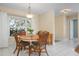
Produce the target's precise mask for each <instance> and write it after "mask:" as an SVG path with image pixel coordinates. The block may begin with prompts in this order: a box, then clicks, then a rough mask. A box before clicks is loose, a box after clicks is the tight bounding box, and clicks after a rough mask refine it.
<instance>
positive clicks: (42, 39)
mask: <svg viewBox="0 0 79 59" xmlns="http://www.w3.org/2000/svg"><path fill="white" fill-rule="evenodd" d="M38 35H39V39H38V43H37V44H36V46H35V47H34V49H35V52H37V53H38V54H39V56H40V55H41V53H43V52H46V54H47V55H48V52H47V48H46V45H47V38H48V35H49V32H46V31H45V32H42V31H41V32H39V33H38ZM43 50H44V51H43Z"/></svg>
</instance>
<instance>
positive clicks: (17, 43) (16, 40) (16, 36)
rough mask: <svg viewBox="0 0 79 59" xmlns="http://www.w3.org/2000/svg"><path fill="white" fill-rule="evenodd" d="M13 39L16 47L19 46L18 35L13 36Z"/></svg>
mask: <svg viewBox="0 0 79 59" xmlns="http://www.w3.org/2000/svg"><path fill="white" fill-rule="evenodd" d="M14 37H15V42H16V45H19V37H18V35H15V36H14Z"/></svg>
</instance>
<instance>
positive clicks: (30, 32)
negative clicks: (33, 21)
mask: <svg viewBox="0 0 79 59" xmlns="http://www.w3.org/2000/svg"><path fill="white" fill-rule="evenodd" d="M27 31H28V32H29V34H30V35H32V34H33V29H32V28H31V27H29V28H27Z"/></svg>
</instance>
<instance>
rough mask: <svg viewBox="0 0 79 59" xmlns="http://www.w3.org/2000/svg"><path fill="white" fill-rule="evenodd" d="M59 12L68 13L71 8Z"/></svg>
mask: <svg viewBox="0 0 79 59" xmlns="http://www.w3.org/2000/svg"><path fill="white" fill-rule="evenodd" d="M60 12H61V13H64V14H68V13H69V12H71V9H63V10H61V11H60Z"/></svg>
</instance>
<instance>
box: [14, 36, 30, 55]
mask: <svg viewBox="0 0 79 59" xmlns="http://www.w3.org/2000/svg"><path fill="white" fill-rule="evenodd" d="M15 42H16V48H15V50H14V53H15V52H16V51H17V56H18V55H19V52H20V51H21V50H24V49H27V48H28V47H29V45H30V43H29V42H24V41H21V40H20V39H19V37H18V35H15ZM26 46H28V47H26Z"/></svg>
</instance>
